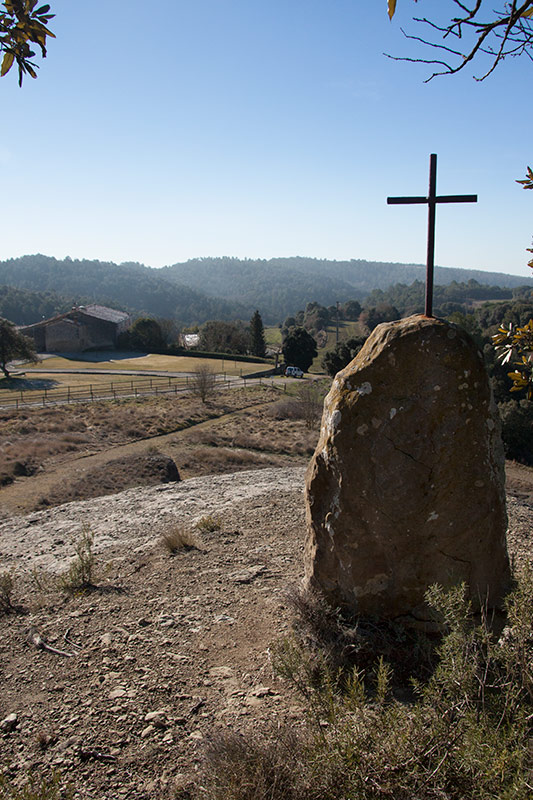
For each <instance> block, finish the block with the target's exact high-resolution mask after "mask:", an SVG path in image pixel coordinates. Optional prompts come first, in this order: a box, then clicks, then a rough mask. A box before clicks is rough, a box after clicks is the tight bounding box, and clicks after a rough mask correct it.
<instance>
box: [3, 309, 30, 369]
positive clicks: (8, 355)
mask: <svg viewBox="0 0 533 800" xmlns="http://www.w3.org/2000/svg"><path fill="white" fill-rule="evenodd" d="M15 358H20V359H24V360H26V361H35V360H37V353H36V352H35V346H34V344H33V340H32V339H30V338H29V336H24V335H23V334H22V333H19V332H18V331H17V329H16V328H15V326H14V325H13V323H12V322H9V320H7V319H2V318H0V369H1V370H2V372H3V373H4V375H5V376H6V378H9V372H8V369H7V364H8V362H9V361H13V359H15Z"/></svg>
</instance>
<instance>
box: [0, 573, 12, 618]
mask: <svg viewBox="0 0 533 800" xmlns="http://www.w3.org/2000/svg"><path fill="white" fill-rule="evenodd" d="M14 589H15V580H14V577H13V571H12V570H9V571H8V570H4V572H0V611H2V612H3V613H5V614H7V613H8V612H9V611H12V610H13V591H14Z"/></svg>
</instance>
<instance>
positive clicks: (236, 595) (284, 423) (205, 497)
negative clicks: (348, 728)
mask: <svg viewBox="0 0 533 800" xmlns="http://www.w3.org/2000/svg"><path fill="white" fill-rule="evenodd" d="M266 400H270V401H271V402H272V403H274V405H276V407H277V404H279V395H276V394H273V395H272V398H270V397H269V396H265V394H264V393H263V394H262V395H260V394H258V395H257V396H256V395H254V396H253V397H252V398H250V396H249V395H244V394H243V395H242V396H240V397H239V398H236V400H235V401H232V405H231V406H230V404H229V402H228V401H224V403H225V406H224V407H222V405H220V406H216V405H213V407H211V408H208V409H207V410H204V412H203V416H201V415H200V414H198V413H197V412H195V410H194V409H189V408H182V409H181V411H180V414H179V415H178V414H176V418H175V419H174V420H173V421H169V418H168V416H167V415H166V413H164V412H165V410H163V411H162V412H161V413H160V419H158V420H157V426H158V428H160V430H159V433H158V431H157V430H154V431H151V430H149V431H148V433H149V435H150V444H152V443H153V442H154V438H155V439H157V444H158V446H159V445H163V446H162V451H163V452H164V453H165V454H168V455H170V456H171V457H173V458H174V460H175V461H176V464H177V465H178V468H179V470H180V473H181V476H182V478H185V480H183V481H182V482H180V483H163V484H161V485H158V486H150V487H141V488H139V487H138V488H130V489H128V490H126V491H122V492H120V493H117V494H109V495H107V496H104V497H94V498H92V499H87V500H83V499H82V500H77V501H76V502H70V503H64V502H63V504H58V505H56V506H54V507H49V508H46V509H45V510H42V511H35V508H37V507H38V506H39V502H40V500H39V498H42V497H43V496H46V497H48V498H52V499H53V498H54V497H55V498H56V499H55V500H54V502H58V503H61V491H60V490H61V487H62V486H63V485H64V487H65V488H64V490H63V491H64V496H65V497H68V496H69V493H70V492H71V491H72V488H71V487H72V486H73V485H74V483H73V482H74V481H75V486H76V487H79V488H78V490H77V491H78V495H79V494H82V496H83V485H84V482H86V483H87V482H88V484H90V485H91V488H90V489H89V488H88V489H87V495H90V494H91V493H92V492H93V489H94V485H95V482H96V483H98V481H96V479H95V477H94V476H95V475H97V470H98V469H100V470H101V472H102V476H105V477H106V479H107V478H108V477H109V470H110V464H111V463H112V461H113V460H116V459H117V458H126V457H127V458H130V457H133V456H135V457H138V456H139V453H140V452H141V453H145V452H146V447H147V441H146V439H144V440H143V441H139V442H131V441H129V439H131V438H132V437H134V435H135V433H136V431H135V430H132V431H131V433H129V432H128V431H129V428H128V425H127V422H128V420H127V415H129V414H130V411H131V409H130V408H129V406H127V405H125V406H120V407H118V409H117V410H115V411H107V412H106V414H107V415H108V417H109V419H108V421H107V422H106V423H105V425H104V416H105V415H104V414H100V417H98V416H97V415H96V416H95V418H94V419H91V418H89V417H83V415H82V414H81V412H78V411H74V410H73V411H69V412H68V414H69V416H68V417H65V420H66V421H67V422H68V423H69V424H70V425H72V426H78V427H80V428H81V427H82V423H83V425H84V426H85V427H84V431H85V433H84V434H83V435H84V436H86V437H87V439H88V440H89V441H87V442H80V443H77V444H76V449H75V450H74V451H72V452H65V451H64V450H61V448H58V447H56V445H55V444H54V442H55V441H57V440H53V441H52V439H51V437H52V435H55V434H54V431H51V430H50V426H51V425H52V422H53V423H54V424H55V421H54V420H52V417H50V418H49V415H47V414H46V413H43V414H42V415H40V416H39V417H37V416H32V417H31V418H28V419H27V420H19V421H18V423H17V421H16V420H12V419H6V420H4V426H3V428H2V426H0V428H1V431H0V432H1V433H2V436H3V439H2V438H1V437H0V444H1V443H2V442H3V446H4V448H5V451H6V452H8V450H9V447H13V442H15V437H16V436H18V437H21V438H20V441H22V438H23V437H33V438H32V442H38V441H39V440H40V439H43V437H44V438H46V437H49V439H47V442H48V444H47V445H46V447H47V448H48V449H47V451H46V453H45V454H43V457H42V458H41V459H40V460H39V461H38V469H37V470H36V472H35V473H34V474H33V475H20V476H18V477H16V478H15V479H14V481H13V482H11V483H9V484H7V485H5V486H3V487H2V488H1V489H0V505H1V506H2V512H1V514H0V578H1V576H2V575H4V576H5V575H9V574H11V571H12V570H13V592H12V595H11V601H12V604H13V606H14V608H13V609H10V610H8V613H2V611H0V685H1V687H2V690H1V692H0V775H2V774H3V775H4V777H5V778H6V779H7V780H8V781H9V782H10V783H12V784H13V785H16V784H20V783H23V782H24V781H25V780H26V778H27V775H28V773H29V772H30V771H33V772H34V773H36V774H37V775H39V776H46V775H49V774H51V771H52V770H53V769H59V770H60V772H61V780H62V782H63V783H64V784H65V785H66V784H69V785H70V786H72V787H73V790H74V796H75V797H76V798H78V799H79V800H89V798H98V800H108V798H109V800H111V798H117V797H118V798H121V797H124V798H128V799H130V798H131V800H156V799H157V800H159V799H161V800H166V798H175V797H181V798H183V799H184V798H185V797H187V796H188V794H187V793H188V788H189V787H190V786H191V785H192V783H193V782H194V780H195V777H196V776H197V774H198V770H199V767H200V764H201V760H202V755H203V753H204V752H205V747H206V743H207V742H208V741H209V740H210V738H211V737H213V736H216V733H217V731H220V730H223V729H225V728H228V727H229V728H231V729H233V730H238V731H243V732H245V735H249V736H253V735H255V732H257V731H259V730H264V729H265V728H272V727H273V728H274V729H275V728H276V726H278V725H281V724H282V723H287V722H288V723H289V724H290V725H294V726H297V725H299V724H300V722H301V720H302V709H301V706H300V705H299V703H298V701H297V700H296V699H295V698H294V697H293V696H292V695H291V693H290V692H289V690H288V688H287V686H286V685H283V684H282V683H280V682H279V681H278V680H276V679H275V678H274V677H273V673H272V669H271V661H270V652H271V645H272V643H273V642H275V641H276V640H279V639H280V638H281V637H283V636H284V635H286V634H287V633H288V632H289V630H290V627H291V621H292V610H291V608H290V604H289V602H288V601H287V597H286V593H287V589H288V588H289V587H291V586H293V585H295V584H297V583H298V582H299V580H300V578H301V574H302V549H303V541H304V501H303V493H302V490H303V480H304V478H303V476H304V470H305V465H306V462H307V460H308V458H309V452H310V451H312V449H313V446H314V441H316V430H311V429H308V428H307V427H306V426H305V424H304V423H303V422H302V421H301V420H293V419H290V418H289V419H284V418H281V419H280V414H278V412H276V413H275V414H274V415H273V414H272V412H271V410H269V408H268V405H267V404H266V403H265V401H266ZM251 403H255V404H256V405H257V408H252V407H251ZM145 408H146V415H145V416H146V420H147V424H148V421H150V424H155V422H154V417H153V414H151V408H150V406H148V405H147V406H146V407H145ZM137 410H138V409H137ZM87 413H88V414H89V413H93V412H87ZM211 413H212V414H213V415H214V416H216V417H217V418H216V419H215V418H209V415H210V414H211ZM284 413H285V412H284ZM75 414H81V417H80V419H77V418H75V416H74V415H75ZM117 414H120V416H117ZM206 417H207V418H206ZM0 422H1V420H0ZM15 423H17V424H15ZM119 423H120V424H119ZM193 423H194V424H193ZM185 424H187V425H188V426H189V428H190V429H185V428H184V427H183V425H185ZM21 426H22V429H21ZM47 426H48V427H47ZM59 427H60V431H59V433H58V439H59V440H61V437H63V436H64V434H63V433H62V431H64V430H65V426H64V425H63V426H61V425H60V426H59ZM100 428H101V434H99V438H98V439H96V438H95V437H96V434H95V431H97V430H99V429H100ZM169 428H171V430H169ZM136 430H137V433H138V429H136ZM147 430H148V429H147ZM124 432H125V433H124ZM91 437H92V438H91ZM106 438H109V439H111V440H112V444H113V447H109V446H108V447H107V448H106V447H105V439H106ZM43 440H44V439H43ZM50 441H52V444H53V446H52V445H51V444H50ZM10 443H11V444H10ZM36 446H37V445H35V447H36ZM32 447H34V444H32ZM28 448H29V445H28ZM54 448H55V449H54ZM44 456H46V457H44ZM34 457H35V456H34ZM237 458H238V464H236V463H235V459H237ZM247 463H248V465H249V466H253V467H254V469H253V470H251V469H246V466H247ZM187 464H189V465H190V466H187ZM236 467H238V468H239V469H240V470H242V471H240V472H235V471H234V470H235V468H236ZM259 467H263V468H259ZM202 472H203V475H202ZM206 472H211V473H213V472H224V473H226V474H205V473H206ZM507 476H508V507H509V518H510V532H509V547H510V551H511V553H512V556H513V559H514V561H515V564H516V565H520V564H521V563H523V562H524V561H526V560H529V559H530V558H531V543H532V542H531V539H532V534H531V514H532V509H533V471H532V470H530V469H529V468H527V467H522V466H520V465H517V464H508V465H507ZM103 484H104V480H103V477H102V480H101V485H102V486H103ZM54 492H55V493H56V494H54ZM202 521H203V522H202ZM198 523H201V527H203V530H199V529H198V527H197V524H198ZM176 529H179V530H181V531H182V532H186V533H187V532H188V533H189V534H191V533H192V539H191V541H192V543H193V544H194V545H195V546H194V547H189V548H182V549H181V550H179V551H178V552H177V553H175V554H174V555H172V554H171V553H170V552H169V550H168V548H167V547H166V546H165V545H164V544H163V541H162V537H163V536H164V534H166V533H168V532H172V531H174V530H176ZM89 530H90V531H91V532H92V534H93V535H94V545H93V550H94V554H95V577H94V580H93V583H94V584H95V585H94V586H93V587H92V588H91V589H90V590H88V591H86V592H75V591H74V592H72V591H70V592H68V591H65V588H64V587H63V588H62V587H61V585H60V580H59V579H60V576H62V575H63V576H65V574H66V572H67V570H68V569H69V565H70V564H71V563H72V562H73V559H74V556H75V547H76V542H77V541H78V540H79V537H80V535H82V533H83V531H85V532H87V531H89ZM1 598H2V583H1V581H0V604H1ZM50 648H51V649H50ZM57 651H59V652H57Z"/></svg>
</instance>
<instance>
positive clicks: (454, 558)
mask: <svg viewBox="0 0 533 800" xmlns="http://www.w3.org/2000/svg"><path fill="white" fill-rule="evenodd" d="M437 553H440V554H441V556H445V557H446V558H450V559H451V560H452V561H460V562H461V563H462V564H468V566H469V567H470V566H472V562H471V561H467V559H466V558H459V556H451V555H450V554H449V553H445V552H444V550H439V549H438V548H437Z"/></svg>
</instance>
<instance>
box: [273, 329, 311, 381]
mask: <svg viewBox="0 0 533 800" xmlns="http://www.w3.org/2000/svg"><path fill="white" fill-rule="evenodd" d="M281 351H282V353H283V358H284V359H285V364H287V365H288V366H294V367H300V369H301V370H303V371H304V372H307V370H308V369H309V367H310V366H311V364H312V363H313V359H314V358H315V357H316V355H317V349H316V341H315V340H314V339H313V337H312V336H311V334H310V333H308V332H307V331H306V330H305V328H291V329H290V331H289V333H288V334H287V336H286V337H285V341H284V342H283V347H282V348H281Z"/></svg>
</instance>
